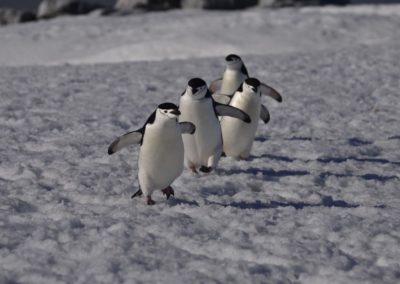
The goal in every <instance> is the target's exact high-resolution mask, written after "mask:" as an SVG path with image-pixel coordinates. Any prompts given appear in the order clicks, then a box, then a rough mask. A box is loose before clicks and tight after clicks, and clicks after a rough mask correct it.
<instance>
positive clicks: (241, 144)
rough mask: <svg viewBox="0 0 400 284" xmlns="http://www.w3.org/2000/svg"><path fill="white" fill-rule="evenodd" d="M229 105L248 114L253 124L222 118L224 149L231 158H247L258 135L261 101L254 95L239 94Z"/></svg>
mask: <svg viewBox="0 0 400 284" xmlns="http://www.w3.org/2000/svg"><path fill="white" fill-rule="evenodd" d="M229 104H230V105H231V106H234V107H237V108H239V109H241V110H242V111H244V112H245V113H247V114H248V115H249V116H250V118H251V123H244V122H243V121H241V120H239V119H236V118H232V117H227V116H225V117H222V119H221V128H222V139H223V149H224V152H225V154H226V155H227V156H229V157H234V158H240V157H246V156H248V155H249V154H250V150H251V146H252V144H253V141H254V137H255V135H256V131H257V126H258V121H259V117H260V110H261V99H260V97H258V96H254V95H249V94H243V93H237V94H235V96H234V97H233V98H232V100H231V102H230V103H229Z"/></svg>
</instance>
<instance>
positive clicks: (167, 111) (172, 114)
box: [157, 103, 181, 119]
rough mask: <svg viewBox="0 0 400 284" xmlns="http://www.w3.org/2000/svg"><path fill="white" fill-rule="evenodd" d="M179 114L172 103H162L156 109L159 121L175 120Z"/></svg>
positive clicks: (176, 107)
mask: <svg viewBox="0 0 400 284" xmlns="http://www.w3.org/2000/svg"><path fill="white" fill-rule="evenodd" d="M180 114H181V112H180V111H179V108H178V106H176V105H175V104H173V103H162V104H160V105H158V107H157V117H159V118H160V119H171V118H172V119H177V118H178V116H179V115H180Z"/></svg>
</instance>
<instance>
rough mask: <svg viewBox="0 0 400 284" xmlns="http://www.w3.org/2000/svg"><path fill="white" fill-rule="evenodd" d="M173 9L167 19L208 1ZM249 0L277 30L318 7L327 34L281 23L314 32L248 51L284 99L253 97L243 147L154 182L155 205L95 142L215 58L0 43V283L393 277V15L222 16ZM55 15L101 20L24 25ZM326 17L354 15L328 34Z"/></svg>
mask: <svg viewBox="0 0 400 284" xmlns="http://www.w3.org/2000/svg"><path fill="white" fill-rule="evenodd" d="M173 13H174V14H173V15H174V17H175V20H172V19H170V20H169V21H170V22H171V23H172V22H174V21H176V22H179V21H185V19H186V18H190V17H193V15H194V16H195V17H198V18H199V19H200V18H201V17H205V19H206V20H209V19H214V17H215V18H217V19H219V16H220V14H212V15H211V16H210V14H206V13H204V14H203V13H200V12H173ZM191 13H193V14H191ZM248 13H259V14H260V15H264V14H263V13H265V15H268V16H271V15H274V17H275V19H276V21H271V23H274V25H273V28H271V30H273V29H274V28H275V29H276V30H279V31H284V30H286V26H285V28H284V29H280V28H279V27H278V26H279V23H278V22H277V20H278V19H280V18H282V19H286V20H287V21H289V22H293V23H294V22H296V21H300V22H299V23H298V25H297V26H296V27H295V28H294V29H300V28H301V26H302V25H306V24H305V22H308V21H309V22H314V23H316V22H318V21H322V22H323V23H324V25H325V26H324V28H323V29H322V30H324V31H325V33H324V34H328V35H330V36H328V38H329V40H331V37H332V38H333V37H334V36H335V33H336V37H337V45H335V46H325V45H324V43H323V38H324V37H323V35H324V34H323V33H321V34H315V33H311V32H310V34H309V35H306V34H299V35H297V36H298V38H296V36H295V33H293V34H291V35H290V36H287V38H285V35H282V38H283V40H287V39H290V40H291V41H293V43H295V42H296V40H298V42H299V43H304V42H307V40H306V39H307V38H304V37H305V36H308V37H309V38H314V39H315V40H316V41H314V43H315V42H316V45H317V46H315V48H311V47H312V45H311V44H310V49H308V48H306V47H305V46H301V44H300V48H299V49H298V50H292V51H290V52H286V51H285V52H278V53H279V54H274V53H273V52H271V51H270V49H268V48H266V51H265V54H260V53H261V52H262V49H261V48H260V49H259V50H257V48H256V49H255V50H256V51H255V52H254V53H252V52H250V53H251V54H242V55H243V56H242V57H243V59H244V60H245V62H246V63H247V67H248V69H249V71H250V73H251V74H252V75H254V76H257V77H259V78H260V79H262V80H263V81H266V82H268V83H269V84H271V85H272V86H274V87H275V88H276V89H277V90H279V91H280V92H281V93H282V94H283V96H284V102H283V103H282V104H278V103H276V102H274V101H273V100H271V99H268V98H264V99H263V100H264V102H265V103H266V104H267V105H268V107H269V109H270V112H271V116H272V118H271V122H270V123H269V124H268V125H267V126H265V125H262V124H260V126H259V130H258V135H257V139H256V142H255V144H254V148H253V153H252V158H251V161H248V162H242V161H240V162H238V161H233V160H231V159H228V158H225V159H223V160H221V163H220V169H219V170H218V172H217V173H214V174H211V175H201V176H193V175H192V174H190V173H189V172H187V171H185V172H184V174H183V175H182V176H181V177H179V178H178V179H177V180H176V181H175V183H174V184H173V186H174V188H175V193H176V195H175V198H171V199H170V200H169V201H166V200H165V197H164V196H162V194H161V193H159V194H155V195H154V196H153V197H154V199H155V201H156V202H157V204H156V205H155V206H153V207H148V206H145V205H144V204H143V202H142V200H131V199H130V198H129V197H130V195H131V194H132V192H134V191H135V190H136V189H137V184H138V182H137V178H136V173H137V164H136V161H137V157H138V151H137V150H138V148H137V147H131V148H129V149H125V150H123V151H121V152H120V153H118V154H115V155H113V156H108V155H107V154H106V150H107V147H108V145H109V143H110V142H111V141H112V140H113V138H115V137H116V136H118V135H121V134H123V133H125V132H127V131H129V130H133V129H136V128H138V127H141V126H142V124H143V122H144V121H145V119H146V118H147V116H148V115H149V114H150V112H151V111H152V110H153V109H154V108H155V106H156V105H157V104H158V103H160V102H163V101H171V102H178V99H179V95H180V93H181V92H182V90H183V88H184V86H185V83H186V82H187V80H188V79H189V78H191V77H193V76H201V77H203V78H204V79H206V80H208V81H209V80H211V79H213V78H215V77H218V76H219V75H220V74H221V72H222V70H223V58H222V57H214V58H210V57H202V58H190V59H184V60H179V59H174V60H163V61H155V62H149V61H147V62H130V63H128V62H126V63H113V64H109V63H107V64H94V65H59V66H19V65H21V64H22V63H23V62H22V61H21V62H17V63H16V64H7V63H10V62H11V61H9V62H5V58H7V56H6V55H5V53H4V52H5V51H4V50H5V49H2V51H1V52H0V55H1V58H2V60H3V61H2V62H3V64H6V65H17V66H15V67H11V66H2V67H0V86H1V89H0V92H1V95H0V96H1V101H0V130H1V133H2V134H1V136H0V192H1V194H0V212H1V215H0V283H398V282H399V279H400V274H399V271H400V265H399V255H400V230H399V227H400V210H399V207H400V202H399V200H400V191H399V184H400V174H399V169H400V150H399V147H400V126H399V125H400V124H399V122H400V116H399V90H400V73H399V66H398V62H400V52H399V50H400V42H399V40H398V39H399V34H398V30H399V29H398V27H399V19H398V18H397V17H391V16H389V17H381V16H371V17H370V16H368V17H367V16H365V15H361V16H360V15H354V14H349V15H342V14H341V15H340V16H338V17H336V16H335V17H333V16H331V14H324V13H320V12H307V15H308V17H302V16H299V15H298V11H296V10H282V11H276V12H275V13H274V14H272V13H271V12H268V11H257V10H255V11H246V12H235V13H232V14H229V15H228V16H229V17H239V18H241V17H243V18H246V17H247V15H248ZM163 15H164V14H149V15H148V16H142V17H161V18H162V17H164V16H163ZM228 16H227V17H228ZM280 16H281V17H280ZM166 18H167V17H166ZM261 18H263V17H260V19H261ZM266 18H268V17H266ZM124 19H125V20H126V21H128V22H129V21H136V20H135V18H124ZM286 20H283V21H286ZM63 21H67V22H70V23H71V24H74V25H76V26H79V25H82V26H84V23H87V22H90V21H93V25H94V26H96V25H97V23H100V22H101V21H100V19H97V18H78V19H73V20H72V19H70V18H63V19H59V20H55V21H54V22H53V21H50V22H42V23H38V24H37V26H34V27H32V30H35V29H37V31H41V32H43V33H45V31H46V28H47V29H51V27H52V26H53V24H54V23H59V22H63ZM106 21H115V22H118V24H116V25H117V26H118V27H120V25H121V24H122V23H123V22H124V21H123V20H122V19H107V20H106ZM119 21H120V22H119ZM216 21H217V20H216ZM139 22H140V21H138V24H139ZM107 23H108V22H107ZM111 25H113V24H111ZM144 25H145V23H144ZM338 25H345V26H346V25H348V26H347V27H346V28H343V29H341V30H339V34H337V33H338V30H337V26H338ZM365 25H369V26H368V28H366V27H364V26H365ZM162 26H163V25H162V22H160V23H159V27H162ZM299 26H300V27H299ZM25 27H29V26H14V27H7V28H5V29H4V30H1V31H0V34H1V35H2V36H4V35H5V34H7V35H9V36H10V37H12V36H13V35H14V33H13V30H14V29H17V30H19V29H20V31H22V30H23V29H25ZM66 27H68V25H66ZM27 30H28V29H27ZM83 30H84V29H83ZM262 31H264V30H262ZM370 31H371V32H370ZM373 31H376V32H377V33H378V35H379V36H378V35H376V37H373V36H374V32H373ZM288 33H291V31H288ZM218 34H225V31H224V30H222V29H221V30H219V32H218ZM257 34H258V36H262V32H261V30H255V31H254V34H252V35H247V37H248V38H250V37H254V39H255V38H257ZM80 36H81V35H80V34H76V35H74V33H73V32H72V33H71V38H68V37H67V38H65V39H64V40H65V41H62V43H64V44H65V43H68V42H70V40H74V39H77V38H78V39H79V37H80ZM276 38H277V39H279V38H280V37H279V33H278V35H276ZM371 38H373V39H374V40H371ZM1 40H2V44H1V45H0V46H3V38H1ZM51 40H52V39H50V40H49V41H50V42H51ZM21 41H23V39H21ZM121 41H122V40H121ZM72 42H74V41H72ZM328 42H329V41H328ZM28 43H29V44H30V42H29V40H28ZM114 44H115V43H113V42H110V46H112V45H114ZM260 45H261V42H260ZM143 46H145V45H143ZM233 46H234V47H237V48H238V50H239V51H240V50H241V49H240V48H242V47H241V46H240V45H236V43H234V44H233ZM1 48H3V47H1ZM21 48H22V47H21ZM93 48H95V47H93ZM48 51H49V54H50V55H51V54H52V53H51V52H52V50H51V49H50V50H48ZM180 51H181V50H180V49H179V48H177V47H176V49H175V50H172V49H171V51H170V52H171V54H172V55H173V54H175V56H176V57H173V58H180V54H179V53H180ZM211 51H212V50H210V51H208V52H211ZM230 51H231V50H226V51H225V50H223V49H221V52H225V53H226V52H230ZM54 52H55V51H54ZM190 52H192V51H191V50H190V49H188V52H187V56H188V57H190ZM199 53H200V54H201V51H199ZM217 53H218V52H217ZM54 54H55V53H54ZM71 55H73V56H72V57H71V58H74V59H76V57H75V56H76V54H75V53H74V52H72V53H71ZM217 55H218V54H217ZM40 56H41V55H40V54H39V56H38V58H39V59H38V61H37V62H40V63H41V64H43V65H48V64H49V63H54V61H53V59H52V58H50V57H51V56H49V57H43V58H41V57H40ZM61 56H62V55H61ZM207 56H208V55H207ZM66 58H69V57H68V56H67V57H65V58H64V59H66ZM49 59H51V60H49ZM64 59H63V60H64ZM106 59H107V58H106ZM147 59H149V58H147ZM105 61H108V60H105ZM110 61H116V62H118V61H120V60H117V59H115V60H110ZM11 63H12V62H11ZM30 63H31V64H32V63H35V62H33V61H30Z"/></svg>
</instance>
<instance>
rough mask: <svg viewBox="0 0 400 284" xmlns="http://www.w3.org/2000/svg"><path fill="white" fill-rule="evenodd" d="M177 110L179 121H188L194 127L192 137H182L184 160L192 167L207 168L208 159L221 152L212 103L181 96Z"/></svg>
mask: <svg viewBox="0 0 400 284" xmlns="http://www.w3.org/2000/svg"><path fill="white" fill-rule="evenodd" d="M179 109H180V111H181V115H180V118H179V119H180V121H189V122H192V123H193V124H194V125H195V126H196V132H195V133H194V135H183V144H184V146H185V160H187V161H189V162H190V163H191V164H193V165H194V166H202V165H203V166H207V165H208V161H209V159H210V157H211V156H213V155H215V154H216V153H217V155H218V151H219V154H220V152H221V151H222V136H221V127H220V124H219V121H218V118H217V117H216V115H215V112H214V108H213V105H212V101H211V99H202V100H199V101H195V100H192V99H188V98H186V97H185V96H182V97H181V100H180V107H179Z"/></svg>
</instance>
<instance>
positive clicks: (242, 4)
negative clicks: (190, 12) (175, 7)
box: [181, 0, 259, 10]
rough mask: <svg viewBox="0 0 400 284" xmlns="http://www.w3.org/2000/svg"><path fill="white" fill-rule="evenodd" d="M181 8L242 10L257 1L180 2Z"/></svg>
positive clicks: (199, 0)
mask: <svg viewBox="0 0 400 284" xmlns="http://www.w3.org/2000/svg"><path fill="white" fill-rule="evenodd" d="M181 1H182V2H181V5H182V8H189V9H191V8H196V9H221V10H232V9H243V8H247V7H251V6H255V5H257V4H258V2H259V1H258V0H181Z"/></svg>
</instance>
